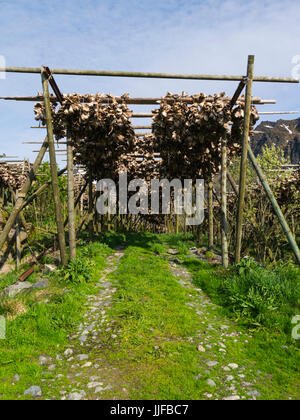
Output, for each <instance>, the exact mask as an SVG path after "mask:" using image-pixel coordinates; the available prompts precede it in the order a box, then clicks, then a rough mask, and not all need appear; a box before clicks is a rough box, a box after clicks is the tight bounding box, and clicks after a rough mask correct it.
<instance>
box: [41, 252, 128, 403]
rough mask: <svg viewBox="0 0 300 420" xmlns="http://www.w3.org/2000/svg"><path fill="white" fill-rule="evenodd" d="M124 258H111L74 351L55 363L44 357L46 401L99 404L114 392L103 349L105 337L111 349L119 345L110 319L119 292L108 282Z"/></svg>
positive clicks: (119, 254) (118, 254)
mask: <svg viewBox="0 0 300 420" xmlns="http://www.w3.org/2000/svg"><path fill="white" fill-rule="evenodd" d="M122 256H123V252H122V250H118V251H116V252H115V253H114V254H113V255H112V256H110V257H109V258H108V267H107V268H106V269H105V271H104V275H103V277H102V278H101V279H100V280H99V284H97V287H98V289H99V292H98V293H97V294H95V295H92V296H89V298H88V302H87V304H86V313H85V315H84V320H83V322H82V324H81V325H80V326H79V329H78V331H77V332H76V333H75V334H73V335H72V336H70V342H71V344H70V347H69V348H68V349H66V350H65V351H64V353H63V354H58V355H57V357H56V360H55V361H53V360H50V359H49V358H47V357H44V356H41V357H40V363H41V364H43V365H44V366H45V372H44V374H43V376H44V379H42V383H43V399H50V400H56V399H61V400H82V399H88V400H98V399H101V395H102V394H103V392H105V391H106V390H109V389H110V388H111V384H110V383H109V375H107V372H106V369H105V367H104V366H103V364H102V358H101V349H102V345H103V339H104V335H105V345H106V346H107V340H108V341H109V344H110V345H111V347H113V346H115V345H117V344H118V331H115V329H114V321H113V320H111V319H109V317H108V315H107V309H109V308H110V306H111V298H112V296H113V294H114V293H115V291H116V288H115V284H113V283H112V282H111V281H109V280H108V279H107V278H108V276H109V274H111V273H113V272H114V271H116V270H117V269H118V265H119V262H120V259H121V257H122Z"/></svg>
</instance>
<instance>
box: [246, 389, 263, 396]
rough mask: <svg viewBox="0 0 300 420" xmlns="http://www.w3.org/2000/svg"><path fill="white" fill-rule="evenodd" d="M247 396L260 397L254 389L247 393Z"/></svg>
mask: <svg viewBox="0 0 300 420" xmlns="http://www.w3.org/2000/svg"><path fill="white" fill-rule="evenodd" d="M247 395H249V397H261V393H260V392H258V391H256V390H255V389H254V390H253V391H250V392H248V393H247Z"/></svg>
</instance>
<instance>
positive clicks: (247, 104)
mask: <svg viewBox="0 0 300 420" xmlns="http://www.w3.org/2000/svg"><path fill="white" fill-rule="evenodd" d="M253 71H254V55H250V56H249V57H248V69H247V78H248V82H247V88H246V101H245V111H244V112H245V116H244V130H243V138H242V158H241V168H240V182H239V197H238V211H237V220H236V223H237V229H236V248H235V263H236V264H239V262H240V260H241V248H242V236H243V219H244V206H245V192H246V176H247V152H248V145H249V131H250V118H251V96H252V85H253Z"/></svg>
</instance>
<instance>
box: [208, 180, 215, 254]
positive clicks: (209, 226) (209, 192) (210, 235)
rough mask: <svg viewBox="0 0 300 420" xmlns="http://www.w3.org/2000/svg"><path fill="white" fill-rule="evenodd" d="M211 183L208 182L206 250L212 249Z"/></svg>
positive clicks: (210, 181) (212, 211) (212, 212)
mask: <svg viewBox="0 0 300 420" xmlns="http://www.w3.org/2000/svg"><path fill="white" fill-rule="evenodd" d="M213 206H214V204H213V181H212V178H211V179H210V180H209V182H208V249H209V250H212V249H213V247H214V210H213Z"/></svg>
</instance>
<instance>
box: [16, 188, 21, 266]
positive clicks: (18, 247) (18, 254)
mask: <svg viewBox="0 0 300 420" xmlns="http://www.w3.org/2000/svg"><path fill="white" fill-rule="evenodd" d="M17 199H18V193H17V194H16V200H17ZM20 234H21V232H20V213H19V215H18V217H17V219H16V270H18V268H19V267H20V262H21V236H20Z"/></svg>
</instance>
